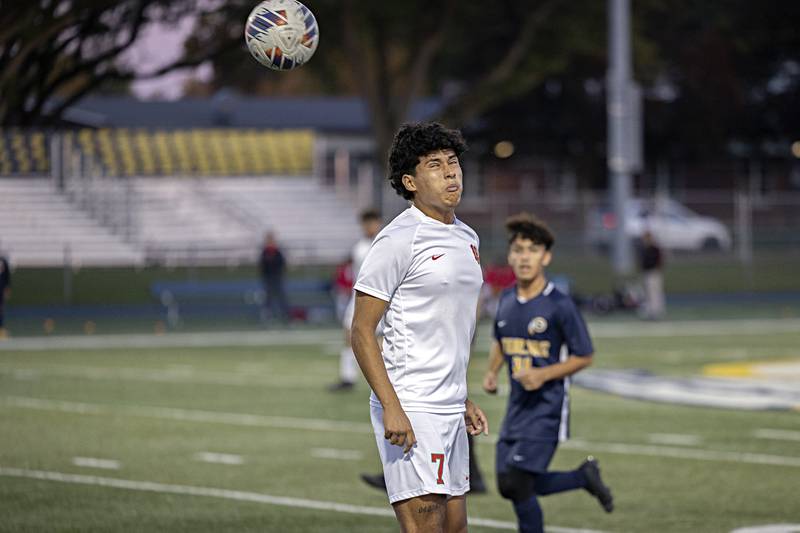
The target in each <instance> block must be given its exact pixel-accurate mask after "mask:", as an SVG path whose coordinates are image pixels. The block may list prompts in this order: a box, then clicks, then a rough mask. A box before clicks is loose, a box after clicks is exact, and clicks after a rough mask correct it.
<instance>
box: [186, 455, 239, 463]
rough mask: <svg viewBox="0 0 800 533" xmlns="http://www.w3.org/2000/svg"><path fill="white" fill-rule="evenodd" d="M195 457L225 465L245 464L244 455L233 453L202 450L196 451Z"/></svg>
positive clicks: (198, 459) (199, 459)
mask: <svg viewBox="0 0 800 533" xmlns="http://www.w3.org/2000/svg"><path fill="white" fill-rule="evenodd" d="M194 458H195V459H196V460H197V461H202V462H204V463H218V464H223V465H241V464H244V457H242V456H241V455H235V454H232V453H214V452H200V453H196V454H195V455H194Z"/></svg>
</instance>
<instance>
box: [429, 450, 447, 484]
mask: <svg viewBox="0 0 800 533" xmlns="http://www.w3.org/2000/svg"><path fill="white" fill-rule="evenodd" d="M436 461H439V472H438V473H437V478H436V484H437V485H444V480H443V479H442V471H443V470H444V454H443V453H432V454H431V462H432V463H435V462H436Z"/></svg>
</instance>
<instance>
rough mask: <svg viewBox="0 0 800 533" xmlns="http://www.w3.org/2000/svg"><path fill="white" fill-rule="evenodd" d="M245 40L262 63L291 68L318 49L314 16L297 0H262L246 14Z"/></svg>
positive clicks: (275, 67) (297, 65)
mask: <svg viewBox="0 0 800 533" xmlns="http://www.w3.org/2000/svg"><path fill="white" fill-rule="evenodd" d="M244 40H245V42H246V43H247V48H248V49H249V50H250V53H251V54H253V57H255V58H256V60H258V62H259V63H261V64H262V65H264V66H266V67H269V68H271V69H273V70H292V69H293V68H297V67H299V66H300V65H303V64H305V63H306V62H308V60H309V59H311V56H313V55H314V52H315V51H316V49H317V44H318V43H319V28H318V27H317V19H316V18H314V14H313V13H312V12H311V11H310V10H309V9H308V8H307V7H306V6H304V5H303V4H301V3H300V2H298V1H297V0H264V1H263V2H261V3H260V4H258V5H257V6H256V7H255V8H253V11H251V12H250V16H249V17H247V24H245V27H244Z"/></svg>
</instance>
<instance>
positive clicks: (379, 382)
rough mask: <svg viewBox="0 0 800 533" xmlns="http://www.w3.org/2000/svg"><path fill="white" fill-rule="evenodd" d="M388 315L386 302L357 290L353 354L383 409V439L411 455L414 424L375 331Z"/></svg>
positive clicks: (353, 328)
mask: <svg viewBox="0 0 800 533" xmlns="http://www.w3.org/2000/svg"><path fill="white" fill-rule="evenodd" d="M385 311H386V302H385V301H383V300H381V299H380V298H376V297H374V296H370V295H369V294H365V293H363V292H361V291H359V290H356V302H355V312H354V314H353V327H352V330H351V335H352V342H353V353H355V356H356V361H358V366H360V367H361V372H362V373H363V374H364V377H365V378H366V379H367V383H369V386H370V387H372V391H373V392H374V393H375V396H377V397H378V401H380V402H381V405H382V406H383V429H384V435H383V436H384V438H386V439H387V440H388V441H389V442H391V443H392V444H396V445H397V446H402V447H403V449H404V451H405V452H408V451H409V450H410V449H411V447H412V446H414V444H416V442H417V439H416V437H415V436H414V430H413V428H412V427H411V421H410V420H409V419H408V417H407V416H406V413H405V411H403V408H402V406H401V405H400V400H399V399H398V398H397V393H396V392H395V390H394V387H393V386H392V382H391V381H389V374H388V373H387V372H386V366H385V365H384V364H383V357H382V356H381V349H380V347H379V346H378V341H377V339H376V337H375V329H376V328H377V327H378V322H380V320H381V317H382V316H383V313H384V312H385Z"/></svg>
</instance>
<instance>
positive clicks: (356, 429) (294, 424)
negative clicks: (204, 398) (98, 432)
mask: <svg viewBox="0 0 800 533" xmlns="http://www.w3.org/2000/svg"><path fill="white" fill-rule="evenodd" d="M2 403H3V404H5V405H10V406H13V407H20V408H27V409H38V410H44V411H61V412H68V413H76V414H94V415H111V416H120V415H128V416H141V417H147V418H157V419H166V420H179V421H183V422H200V423H215V424H228V425H238V426H255V427H271V428H280V429H299V430H309V431H332V432H337V431H339V432H344V433H362V434H367V433H372V432H373V429H372V425H371V424H366V423H359V422H349V421H335V420H328V419H318V418H293V417H283V416H267V415H250V414H241V413H224V412H215V411H198V410H192V409H172V408H163V407H142V406H113V407H110V406H104V405H101V404H90V403H81V402H63V401H58V400H44V399H39V398H25V397H19V396H6V397H4V398H2ZM495 441H496V438H487V439H481V438H479V439H477V441H476V442H479V443H486V444H494V443H495ZM562 446H563V447H564V448H568V449H575V450H586V451H595V452H597V451H604V452H608V453H618V454H622V455H630V454H633V455H645V456H654V457H672V458H675V459H695V460H702V461H721V462H734V463H749V464H757V465H776V466H793V467H800V457H793V456H785V455H767V454H760V453H748V452H730V451H721V450H704V449H696V448H695V449H692V448H671V447H668V446H653V445H640V444H626V443H613V442H608V443H604V442H587V441H582V440H570V441H567V442H565V443H563V444H562Z"/></svg>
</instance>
